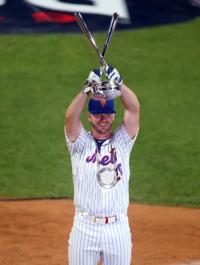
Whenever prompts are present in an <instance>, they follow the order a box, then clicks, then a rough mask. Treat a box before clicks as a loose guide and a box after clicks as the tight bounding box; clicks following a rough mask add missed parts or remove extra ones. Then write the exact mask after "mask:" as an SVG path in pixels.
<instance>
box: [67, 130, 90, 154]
mask: <svg viewBox="0 0 200 265" xmlns="http://www.w3.org/2000/svg"><path fill="white" fill-rule="evenodd" d="M64 134H65V140H66V144H67V148H68V150H69V152H70V154H71V155H72V154H73V153H80V152H82V150H83V148H84V147H85V146H86V144H87V142H88V132H87V131H86V130H85V129H84V128H83V127H82V128H81V132H80V134H79V136H78V138H77V139H76V140H75V141H74V142H72V141H70V139H69V138H68V136H67V133H66V130H65V129H64Z"/></svg>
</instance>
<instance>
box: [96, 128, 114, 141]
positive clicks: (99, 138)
mask: <svg viewBox="0 0 200 265" xmlns="http://www.w3.org/2000/svg"><path fill="white" fill-rule="evenodd" d="M92 136H93V137H94V138H95V139H97V140H103V139H108V138H110V137H111V136H112V132H108V133H103V134H101V133H98V132H96V131H94V130H92Z"/></svg>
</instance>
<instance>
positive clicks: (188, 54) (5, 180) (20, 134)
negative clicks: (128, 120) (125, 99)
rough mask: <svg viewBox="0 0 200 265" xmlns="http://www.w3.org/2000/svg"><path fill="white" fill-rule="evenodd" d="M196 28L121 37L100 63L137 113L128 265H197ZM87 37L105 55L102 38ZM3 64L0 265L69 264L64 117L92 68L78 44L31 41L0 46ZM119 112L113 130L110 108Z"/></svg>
mask: <svg viewBox="0 0 200 265" xmlns="http://www.w3.org/2000/svg"><path fill="white" fill-rule="evenodd" d="M199 28H200V19H195V20H193V21H191V22H187V23H182V24H177V25H168V26H160V27H152V28H148V29H142V30H134V31H121V32H119V31H117V32H115V34H114V36H113V39H112V42H111V45H110V48H109V51H108V54H107V57H106V60H107V62H108V63H110V64H111V65H113V66H115V67H116V68H117V69H118V70H119V72H120V74H121V75H122V77H123V80H124V82H125V83H126V84H127V85H128V86H129V87H130V88H132V89H133V90H134V91H135V93H136V94H137V96H138V98H139V101H140V104H141V111H142V113H141V129H140V135H139V137H138V140H137V142H136V144H135V148H134V151H133V153H132V156H131V161H130V166H131V171H132V176H131V181H130V201H131V206H130V208H129V216H130V224H131V228H132V230H133V242H134V252H133V259H132V260H133V263H132V264H134V265H147V264H148V265H189V264H190V265H200V251H199V249H200V222H199V220H200V209H199V207H200V170H199V161H200V155H199V154H200V133H199V131H200V123H199V114H200V111H199V106H200V92H199V91H200V89H199V87H200V34H199ZM94 36H95V39H96V41H97V43H98V44H99V46H100V47H102V46H103V43H104V39H105V32H102V33H96V34H94ZM0 62H1V63H0V150H1V157H0V198H1V201H0V216H1V218H0V235H1V236H0V251H1V255H0V264H4V265H21V264H22V265H27V264H30V265H44V264H50V265H62V264H66V240H67V238H68V233H69V231H70V226H71V224H72V216H73V211H74V209H73V203H72V197H73V185H72V179H71V165H70V157H69V154H68V152H67V150H66V146H65V140H64V135H63V126H64V114H65V110H66V107H67V105H68V104H69V103H70V102H71V100H72V98H73V97H74V96H75V95H76V94H77V93H78V92H79V91H80V90H81V89H82V86H83V84H84V82H85V79H86V78H87V76H88V73H89V71H90V70H91V69H93V68H95V67H97V65H98V59H97V57H96V54H95V53H94V51H93V49H92V48H90V46H89V44H88V42H87V41H86V40H85V39H84V37H83V36H82V35H81V34H42V35H39V34H38V35H37V34H34V35H30V34H29V35H0ZM116 108H117V117H116V121H115V124H114V126H115V127H116V126H117V125H118V124H119V123H120V121H121V119H122V106H121V104H120V101H119V100H118V99H117V100H116ZM86 114H87V110H85V111H84V113H83V114H82V118H83V121H84V124H85V126H86V128H89V127H88V124H87V120H86V117H87V115H86ZM30 198H31V199H33V200H10V199H30ZM44 198H45V200H44ZM52 198H54V199H55V200H50V199H52Z"/></svg>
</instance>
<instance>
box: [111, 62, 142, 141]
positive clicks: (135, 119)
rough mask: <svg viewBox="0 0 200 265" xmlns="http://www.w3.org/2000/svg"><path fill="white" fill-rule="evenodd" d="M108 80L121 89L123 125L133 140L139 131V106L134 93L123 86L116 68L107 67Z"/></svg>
mask: <svg viewBox="0 0 200 265" xmlns="http://www.w3.org/2000/svg"><path fill="white" fill-rule="evenodd" d="M106 73H107V77H108V79H109V80H111V81H114V82H116V83H118V84H119V87H121V100H122V104H123V106H124V118H123V121H124V124H125V127H126V130H127V132H128V134H129V136H130V137H131V138H133V137H134V136H135V135H136V134H137V132H138V130H139V116H140V104H139V101H138V99H137V97H136V95H135V94H134V92H133V91H132V90H131V89H130V88H128V87H127V86H126V85H125V84H123V82H122V79H121V77H120V74H119V72H118V71H117V69H116V68H113V67H112V66H108V68H107V69H106Z"/></svg>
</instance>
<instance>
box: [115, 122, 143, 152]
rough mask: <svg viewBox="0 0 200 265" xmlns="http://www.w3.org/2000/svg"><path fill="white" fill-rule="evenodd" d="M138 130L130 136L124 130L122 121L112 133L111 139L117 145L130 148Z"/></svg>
mask: <svg viewBox="0 0 200 265" xmlns="http://www.w3.org/2000/svg"><path fill="white" fill-rule="evenodd" d="M138 132H139V130H138V131H137V133H136V135H135V136H134V137H133V138H131V137H130V136H129V134H128V132H127V130H126V127H125V124H124V122H122V123H121V124H120V126H119V127H118V128H117V129H116V130H115V132H114V134H113V140H114V142H115V144H117V146H120V147H122V148H123V147H124V148H126V149H127V148H130V149H131V148H132V146H133V145H134V143H135V141H136V139H137V135H138Z"/></svg>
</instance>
